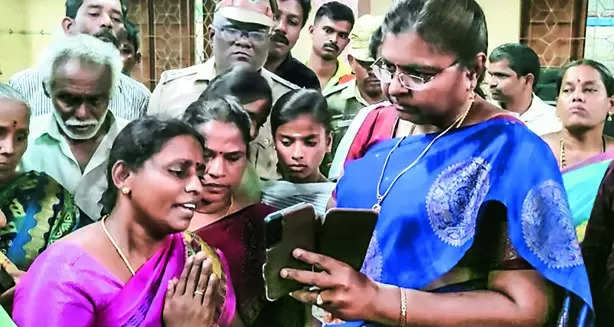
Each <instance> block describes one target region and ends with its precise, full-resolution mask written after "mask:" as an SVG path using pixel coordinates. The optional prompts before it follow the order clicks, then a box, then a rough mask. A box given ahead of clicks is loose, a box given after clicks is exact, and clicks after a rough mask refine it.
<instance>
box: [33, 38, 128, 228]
mask: <svg viewBox="0 0 614 327" xmlns="http://www.w3.org/2000/svg"><path fill="white" fill-rule="evenodd" d="M121 69H122V63H121V59H120V55H119V52H118V51H117V49H116V48H115V47H114V46H113V45H112V44H110V43H105V42H103V41H101V40H99V39H97V38H95V37H93V36H90V35H87V34H79V35H75V36H69V37H65V38H62V39H60V40H58V41H56V42H55V43H54V44H53V45H52V46H51V47H50V48H49V49H48V51H47V53H46V54H45V56H44V57H43V60H42V62H41V64H40V68H39V73H40V74H41V76H42V77H43V85H44V88H45V93H46V94H47V95H48V96H49V97H50V98H51V102H52V103H53V107H54V111H53V112H52V113H50V114H46V115H42V116H38V117H35V118H34V119H33V120H32V122H31V124H30V136H29V138H28V150H27V151H26V153H25V154H24V156H23V158H22V162H21V165H22V168H23V169H24V170H36V171H42V172H45V173H47V174H48V175H50V176H51V177H53V178H54V179H55V180H57V181H58V182H59V183H60V184H62V186H64V187H65V188H66V189H68V190H69V191H70V192H71V193H72V194H73V195H74V197H75V202H76V204H77V206H79V208H80V209H81V210H82V211H83V212H84V213H85V214H86V215H87V216H89V218H91V219H92V220H97V219H99V218H100V211H101V209H102V206H101V205H99V204H98V202H99V200H100V197H101V196H102V193H103V192H104V190H105V189H106V188H107V179H106V168H107V167H106V166H107V164H106V163H107V160H108V156H109V151H110V149H111V145H112V144H113V141H114V140H115V137H116V136H117V134H118V133H119V131H120V130H121V129H122V128H123V127H124V126H125V125H126V124H127V121H125V120H122V119H119V118H116V117H115V116H114V115H113V113H112V112H111V111H110V110H109V102H110V100H111V98H112V96H113V92H114V90H116V84H117V82H118V79H119V77H120V74H121Z"/></svg>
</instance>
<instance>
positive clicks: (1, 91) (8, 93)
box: [0, 83, 31, 116]
mask: <svg viewBox="0 0 614 327" xmlns="http://www.w3.org/2000/svg"><path fill="white" fill-rule="evenodd" d="M2 99H8V100H11V101H15V102H21V103H23V104H24V105H25V106H26V108H27V109H28V116H29V115H30V112H31V109H30V104H29V103H28V100H26V98H25V97H24V96H23V95H22V94H21V93H19V91H17V90H16V89H14V88H13V87H12V86H10V85H8V84H6V83H0V100H2Z"/></svg>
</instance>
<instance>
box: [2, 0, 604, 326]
mask: <svg viewBox="0 0 614 327" xmlns="http://www.w3.org/2000/svg"><path fill="white" fill-rule="evenodd" d="M128 10H129V8H127V7H126V5H125V3H124V1H121V0H66V16H65V17H63V18H61V19H59V20H60V22H61V26H62V28H63V31H64V33H65V36H63V37H61V38H58V39H57V40H56V41H54V43H53V44H52V45H51V46H50V47H49V48H48V49H47V50H46V52H45V54H44V55H43V56H42V59H41V61H40V63H39V65H38V66H37V67H32V68H29V69H26V70H24V71H22V72H19V73H17V74H15V75H14V76H12V77H11V79H10V80H9V82H8V84H4V83H0V259H1V260H0V266H1V268H2V271H1V272H2V275H3V276H2V278H0V279H1V280H2V283H0V284H2V285H1V286H2V290H1V294H0V304H1V305H2V306H1V307H0V322H1V323H3V325H7V326H11V325H17V326H20V327H21V326H23V327H29V326H75V327H77V326H219V327H223V326H229V327H230V326H232V327H241V326H246V327H251V326H289V327H303V326H322V325H335V326H336V325H339V326H347V327H351V326H357V327H358V326H402V327H404V326H442V327H443V326H561V327H563V326H576V327H580V326H582V327H588V326H608V325H609V323H611V322H612V321H614V308H613V306H614V267H613V266H614V265H613V264H612V262H613V260H614V251H613V250H612V249H613V245H614V162H613V159H614V138H612V137H610V136H608V135H605V134H604V127H605V125H606V122H607V121H611V120H612V117H613V116H614V77H613V76H612V73H611V71H610V70H609V69H608V68H607V67H606V66H604V65H603V64H601V63H599V62H596V61H594V60H590V59H580V60H576V61H572V62H570V63H568V64H567V65H565V66H564V67H562V68H561V70H560V71H561V74H560V78H559V80H558V85H557V92H556V93H557V94H558V95H557V97H556V99H553V100H542V99H540V97H539V96H538V95H537V94H536V91H535V90H536V88H537V84H538V82H539V80H540V71H541V68H540V61H539V57H538V56H537V55H536V53H535V52H534V51H533V50H532V49H531V48H530V47H528V46H526V45H523V44H518V43H508V44H503V45H499V46H497V47H495V48H494V50H492V51H491V52H490V53H488V29H487V26H486V19H485V16H484V12H483V11H482V9H481V8H480V6H479V4H478V3H477V2H476V1H475V0H457V1H446V0H400V1H396V2H395V3H394V4H393V5H392V6H391V8H389V10H388V12H387V13H386V15H385V16H373V15H363V16H361V17H355V16H354V13H353V11H352V10H351V9H350V8H349V7H347V6H346V5H344V4H342V3H340V2H336V1H330V2H326V3H325V4H323V5H321V6H320V7H319V8H317V10H316V13H315V19H314V22H313V24H312V25H309V26H308V27H307V28H308V29H309V33H310V35H311V36H312V49H311V53H310V56H309V58H308V60H307V62H305V63H301V62H300V61H299V60H297V59H296V58H294V57H293V56H292V54H291V51H292V48H293V47H294V45H295V44H296V42H297V40H298V37H299V35H300V31H301V29H303V28H305V26H306V25H307V17H309V14H310V11H311V2H310V1H309V0H271V1H269V0H221V1H219V2H218V3H217V5H216V8H215V12H214V13H213V21H212V23H211V25H210V26H209V27H208V33H209V37H210V40H211V44H212V49H213V56H212V57H211V58H210V59H209V60H207V61H206V62H205V63H203V64H199V65H195V66H192V67H186V68H180V69H175V70H169V71H165V72H163V73H162V75H161V76H160V80H159V82H158V84H157V85H156V87H155V89H154V90H153V92H151V93H150V92H149V90H148V89H147V88H146V87H145V86H144V85H142V84H141V83H139V82H137V81H136V80H134V79H132V78H131V77H130V73H131V71H132V69H133V68H134V65H135V64H137V63H138V62H139V61H140V52H139V45H140V43H139V38H140V36H139V31H138V28H137V26H136V25H135V24H134V23H133V22H131V21H129V20H128V19H127V17H126V16H127V13H128ZM346 47H348V49H347V50H348V51H347V58H343V57H342V55H341V54H342V53H344V50H345V48H346ZM346 59H347V60H346ZM303 202H305V203H309V204H311V205H313V207H314V209H315V212H316V213H317V214H318V215H321V216H322V215H324V214H325V213H326V211H327V209H330V208H332V207H337V208H348V209H370V210H373V211H375V212H376V213H377V215H378V218H377V224H376V226H375V230H374V232H373V235H372V238H371V241H370V244H369V247H368V250H367V253H366V256H365V259H364V263H363V265H362V268H361V269H360V271H357V270H355V269H354V268H352V267H351V266H349V265H347V264H345V263H343V262H341V261H338V260H336V259H334V258H331V257H328V256H326V255H323V254H319V253H315V252H310V251H307V250H305V249H295V250H294V251H293V252H292V255H293V256H294V258H295V259H296V260H298V261H302V262H304V263H306V264H308V265H311V266H312V267H314V269H310V270H300V269H295V268H283V269H282V270H281V271H280V276H281V277H282V278H284V279H288V280H292V281H296V282H298V283H300V284H302V285H304V286H305V287H304V288H302V289H300V290H298V291H295V292H292V293H290V294H289V295H288V296H285V297H282V298H281V299H279V300H277V301H275V302H271V301H268V300H267V299H266V296H265V280H264V278H263V273H262V266H263V264H264V263H265V252H266V245H265V217H267V216H268V215H269V214H272V213H274V212H276V211H278V210H280V209H284V208H288V207H291V206H293V205H296V204H298V203H303ZM610 219H612V221H611V220H610ZM347 228H352V226H347ZM346 241H347V242H352V240H346ZM316 268H317V269H316Z"/></svg>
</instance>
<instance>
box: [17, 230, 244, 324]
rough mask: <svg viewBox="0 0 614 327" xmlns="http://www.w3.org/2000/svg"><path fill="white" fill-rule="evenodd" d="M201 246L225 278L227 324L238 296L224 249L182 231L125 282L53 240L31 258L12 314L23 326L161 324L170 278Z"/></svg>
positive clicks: (223, 317) (222, 315)
mask: <svg viewBox="0 0 614 327" xmlns="http://www.w3.org/2000/svg"><path fill="white" fill-rule="evenodd" d="M200 250H202V251H205V252H207V254H208V255H209V256H210V257H213V258H214V273H216V274H218V275H219V276H221V278H222V280H223V281H224V282H225V285H226V287H225V288H224V287H222V288H221V289H222V290H221V291H220V294H218V295H219V296H223V297H224V301H223V302H220V303H223V304H222V305H221V306H220V307H219V308H218V317H219V318H218V321H217V322H218V324H219V325H220V326H229V325H230V323H231V322H232V320H233V318H234V314H235V307H236V304H235V302H236V300H235V295H234V291H233V288H232V283H231V281H230V279H229V278H230V277H229V276H230V275H229V273H228V265H227V263H226V262H225V259H224V257H223V255H222V253H221V252H219V251H215V250H213V249H212V248H210V247H208V246H207V245H206V244H204V243H203V242H202V241H200V242H199V241H198V240H195V239H193V238H192V237H190V236H185V237H184V235H182V234H174V235H171V236H169V238H168V240H167V245H166V246H164V247H163V248H161V249H160V250H159V251H158V252H157V253H156V254H155V255H154V256H152V257H151V259H149V260H148V261H147V262H146V263H145V264H144V265H143V266H142V267H141V268H140V269H139V270H138V271H137V272H136V274H135V275H134V277H132V278H131V279H130V280H129V281H128V282H127V283H125V284H123V283H122V282H121V281H119V280H118V279H117V278H116V277H115V276H113V275H112V274H111V273H110V272H108V271H107V270H106V268H104V267H103V266H102V265H101V264H100V263H98V262H97V261H96V260H95V259H94V258H92V257H91V256H90V255H89V254H88V253H87V252H86V251H85V250H83V249H81V248H80V247H78V246H77V245H74V244H71V243H69V242H62V241H60V242H57V243H55V244H53V245H52V246H51V247H49V248H48V249H47V250H46V251H45V252H43V253H42V254H41V255H40V256H39V257H38V258H37V259H36V260H35V262H34V263H33V264H32V266H31V267H30V269H29V270H28V272H27V273H26V275H25V276H24V277H23V279H22V280H21V282H20V283H19V285H18V287H17V290H16V294H15V302H14V310H13V318H14V320H15V321H16V323H17V325H18V326H24V327H27V326H74V327H78V326H100V327H105V326H109V327H110V326H127V327H131V326H148V327H149V326H151V327H161V326H162V325H163V320H162V310H163V308H164V295H165V292H166V289H167V285H168V282H169V281H170V280H171V279H172V278H174V277H177V278H178V277H179V276H180V275H181V272H182V270H183V266H184V264H185V260H186V258H187V255H188V254H189V253H193V252H194V251H200ZM216 252H217V255H216Z"/></svg>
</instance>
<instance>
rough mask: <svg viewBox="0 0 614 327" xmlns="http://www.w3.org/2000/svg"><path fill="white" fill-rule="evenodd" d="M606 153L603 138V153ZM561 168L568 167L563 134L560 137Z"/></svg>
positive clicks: (603, 139) (603, 137)
mask: <svg viewBox="0 0 614 327" xmlns="http://www.w3.org/2000/svg"><path fill="white" fill-rule="evenodd" d="M604 152H605V136H603V135H602V136H601V153H604ZM559 153H560V158H559V166H560V167H561V168H566V167H567V156H566V155H565V139H564V138H563V132H561V134H560V136H559Z"/></svg>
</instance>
